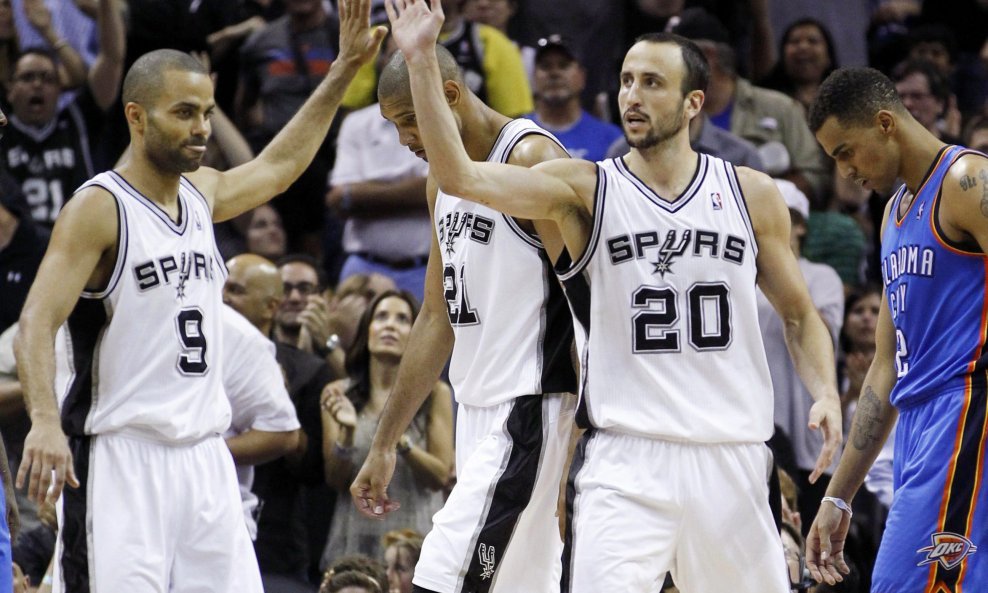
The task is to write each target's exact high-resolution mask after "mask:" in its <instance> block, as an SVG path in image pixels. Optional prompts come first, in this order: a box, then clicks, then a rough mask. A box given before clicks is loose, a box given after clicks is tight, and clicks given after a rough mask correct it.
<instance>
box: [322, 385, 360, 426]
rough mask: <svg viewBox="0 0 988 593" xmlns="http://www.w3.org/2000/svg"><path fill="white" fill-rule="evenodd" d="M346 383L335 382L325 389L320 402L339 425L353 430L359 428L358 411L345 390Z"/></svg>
mask: <svg viewBox="0 0 988 593" xmlns="http://www.w3.org/2000/svg"><path fill="white" fill-rule="evenodd" d="M344 383H345V381H334V382H332V383H330V384H329V385H327V386H325V387H323V390H322V394H321V395H320V397H319V401H320V403H321V404H322V407H323V409H324V410H326V411H327V412H329V415H330V416H332V417H333V419H334V420H336V423H337V424H339V425H340V426H346V427H347V428H349V429H350V430H353V429H354V428H355V427H356V426H357V410H356V409H355V408H354V407H353V402H351V401H350V398H349V397H347V396H346V392H345V391H344V390H343V384H344Z"/></svg>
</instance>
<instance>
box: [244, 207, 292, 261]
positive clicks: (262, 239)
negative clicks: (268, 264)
mask: <svg viewBox="0 0 988 593" xmlns="http://www.w3.org/2000/svg"><path fill="white" fill-rule="evenodd" d="M246 241H247V243H246V247H247V251H248V252H249V253H254V254H257V255H260V256H261V257H264V258H267V259H269V260H271V261H278V260H280V259H281V258H283V257H285V253H286V251H287V249H288V239H287V237H286V236H285V227H284V225H282V224H281V216H279V215H278V211H277V210H275V209H274V208H272V207H271V206H269V205H268V204H263V205H261V206H258V207H257V208H254V209H253V210H251V211H250V213H249V219H248V222H247V232H246Z"/></svg>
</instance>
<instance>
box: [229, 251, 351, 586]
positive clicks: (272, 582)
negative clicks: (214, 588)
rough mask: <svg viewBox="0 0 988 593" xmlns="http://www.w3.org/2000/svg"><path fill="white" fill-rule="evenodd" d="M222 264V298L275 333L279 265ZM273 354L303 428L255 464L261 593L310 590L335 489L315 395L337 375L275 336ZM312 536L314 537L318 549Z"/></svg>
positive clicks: (251, 260) (242, 260)
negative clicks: (290, 447)
mask: <svg viewBox="0 0 988 593" xmlns="http://www.w3.org/2000/svg"><path fill="white" fill-rule="evenodd" d="M227 267H228V269H229V274H228V276H227V280H226V284H225V285H224V287H223V301H224V302H225V303H227V304H228V305H230V306H231V307H233V308H234V309H236V310H237V312H239V313H240V314H241V315H243V316H244V317H246V318H247V320H248V321H250V322H251V324H253V325H254V327H256V328H257V329H258V330H260V332H261V333H262V334H263V335H265V336H272V337H273V336H275V335H276V334H275V333H273V326H274V323H275V321H274V320H275V316H276V315H277V314H278V311H279V305H280V304H281V301H282V298H283V294H284V293H283V290H284V289H283V286H282V279H281V276H280V274H279V271H278V269H277V268H276V267H275V266H274V265H273V264H271V262H269V261H267V260H264V259H263V258H261V257H259V256H256V255H252V254H245V255H241V256H238V257H235V258H233V259H232V260H230V261H229V262H228V264H227ZM293 288H294V287H293ZM275 357H276V359H277V361H278V364H279V365H281V368H282V370H283V372H284V376H285V381H286V383H287V388H288V395H289V397H290V398H291V400H292V403H293V404H294V406H295V413H296V415H297V416H298V420H299V423H300V424H301V426H302V432H301V433H300V435H299V437H300V438H299V448H298V449H297V450H296V451H295V453H294V454H292V455H290V456H289V457H287V458H282V459H276V460H274V461H271V462H269V463H265V464H262V465H259V466H257V467H255V475H254V487H253V492H254V494H256V495H257V497H258V498H259V499H260V501H261V504H262V505H263V507H262V512H261V514H260V516H259V517H258V521H257V540H256V541H255V543H254V550H255V551H256V553H257V562H258V565H259V566H260V569H261V579H262V581H263V582H264V586H265V590H266V591H269V592H272V591H277V592H286V593H287V592H292V591H311V586H310V585H311V583H314V582H318V570H317V569H315V567H314V565H315V561H316V560H317V559H318V556H319V553H320V552H321V551H322V544H323V543H324V542H325V541H326V534H327V533H328V532H329V521H330V517H331V512H332V504H333V500H334V494H333V492H332V491H330V490H329V489H328V488H325V487H324V486H323V482H324V480H323V477H322V476H323V474H322V466H323V461H322V449H321V447H320V446H319V444H320V443H322V424H321V422H320V418H319V393H320V392H321V391H322V388H323V387H324V386H325V385H326V384H328V383H330V382H331V381H332V380H333V379H335V376H334V375H333V373H332V371H331V370H330V368H329V367H328V366H327V365H326V363H325V362H324V361H322V360H320V359H319V358H318V357H316V356H313V355H312V354H309V353H307V352H302V351H300V350H299V349H298V348H295V347H294V346H293V345H291V344H285V343H283V342H279V341H278V340H275ZM313 501H318V504H313ZM313 540H318V542H319V543H318V548H316V549H315V550H313V547H312V545H311V542H312V541H313ZM310 564H311V565H312V566H310ZM310 569H313V570H310Z"/></svg>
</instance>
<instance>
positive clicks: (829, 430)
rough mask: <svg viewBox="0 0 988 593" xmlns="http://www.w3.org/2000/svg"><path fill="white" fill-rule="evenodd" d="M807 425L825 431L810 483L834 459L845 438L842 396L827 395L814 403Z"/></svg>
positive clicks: (812, 428) (812, 482) (811, 428)
mask: <svg viewBox="0 0 988 593" xmlns="http://www.w3.org/2000/svg"><path fill="white" fill-rule="evenodd" d="M807 426H809V428H810V430H820V431H822V432H823V449H821V450H820V456H819V457H817V459H816V467H814V468H813V473H811V474H810V484H815V483H816V481H817V480H818V479H819V478H820V476H821V475H823V473H824V472H826V471H827V468H829V467H830V464H831V463H832V462H833V461H834V456H835V455H837V449H839V448H840V444H841V441H842V440H843V438H844V437H843V432H844V427H843V423H842V422H841V412H840V398H839V397H837V396H836V395H835V396H833V397H825V398H823V399H821V400H820V401H818V402H816V403H815V404H813V407H812V408H810V422H809V424H808V425H807Z"/></svg>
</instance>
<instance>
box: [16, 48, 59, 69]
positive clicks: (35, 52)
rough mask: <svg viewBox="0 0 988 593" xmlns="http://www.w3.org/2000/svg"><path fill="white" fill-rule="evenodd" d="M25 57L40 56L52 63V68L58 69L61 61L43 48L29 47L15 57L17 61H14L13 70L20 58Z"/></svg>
mask: <svg viewBox="0 0 988 593" xmlns="http://www.w3.org/2000/svg"><path fill="white" fill-rule="evenodd" d="M25 56H41V57H42V58H45V59H47V60H48V61H49V62H51V63H52V65H53V66H55V67H58V65H59V63H61V60H59V59H58V54H57V53H55V52H54V51H52V50H50V49H48V48H47V47H43V46H40V45H32V46H31V47H26V48H24V49H23V50H21V52H20V53H19V54H18V55H17V59H16V60H14V69H15V70H16V69H17V63H18V62H20V61H21V58H23V57H25Z"/></svg>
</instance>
